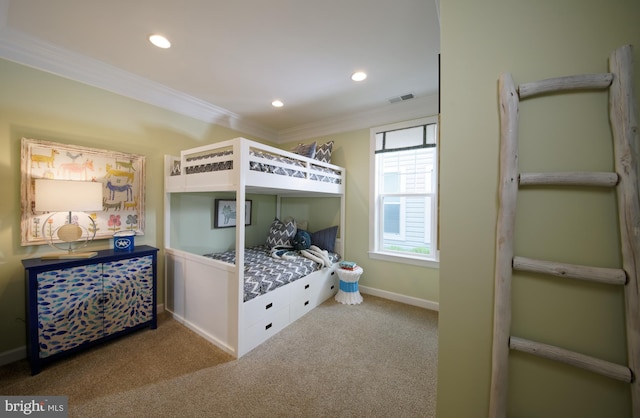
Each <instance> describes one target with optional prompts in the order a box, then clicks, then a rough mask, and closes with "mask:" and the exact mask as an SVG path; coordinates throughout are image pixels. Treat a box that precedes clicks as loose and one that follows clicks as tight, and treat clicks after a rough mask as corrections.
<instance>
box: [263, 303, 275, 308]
mask: <svg viewBox="0 0 640 418" xmlns="http://www.w3.org/2000/svg"><path fill="white" fill-rule="evenodd" d="M272 306H273V303H270V304H268V305H267V306H265V307H264V308H265V309H269V308H271V307H272Z"/></svg>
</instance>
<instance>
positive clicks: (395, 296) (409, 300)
mask: <svg viewBox="0 0 640 418" xmlns="http://www.w3.org/2000/svg"><path fill="white" fill-rule="evenodd" d="M358 289H359V290H360V293H364V294H365V295H371V296H377V297H380V298H383V299H389V300H393V301H395V302H400V303H404V304H405V305H412V306H417V307H419V308H424V309H429V310H430V311H435V312H439V311H440V303H438V302H434V301H431V300H426V299H418V298H414V297H412V296H406V295H401V294H400V293H393V292H388V291H386V290H380V289H375V288H373V287H368V286H362V285H359V286H358Z"/></svg>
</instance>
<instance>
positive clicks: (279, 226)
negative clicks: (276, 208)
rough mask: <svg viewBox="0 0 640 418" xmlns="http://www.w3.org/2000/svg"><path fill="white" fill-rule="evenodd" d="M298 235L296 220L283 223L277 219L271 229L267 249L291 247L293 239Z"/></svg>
mask: <svg viewBox="0 0 640 418" xmlns="http://www.w3.org/2000/svg"><path fill="white" fill-rule="evenodd" d="M295 235H296V221H295V220H294V219H287V220H286V221H285V222H282V221H281V220H280V219H278V218H276V219H274V220H273V222H272V223H271V227H270V228H269V235H268V236H267V243H266V244H267V247H269V248H273V247H275V246H277V245H282V246H287V247H290V246H291V238H293V237H294V236H295Z"/></svg>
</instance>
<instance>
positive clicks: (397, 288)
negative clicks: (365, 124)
mask: <svg viewBox="0 0 640 418" xmlns="http://www.w3.org/2000/svg"><path fill="white" fill-rule="evenodd" d="M428 111H429V110H428V109H425V112H427V113H428ZM424 116H430V115H429V114H425V115H424ZM331 140H333V141H335V143H334V149H335V151H334V152H333V154H332V156H331V162H332V163H334V164H336V165H339V166H343V167H346V170H347V184H346V190H347V191H346V195H347V200H346V222H345V223H346V250H345V254H344V257H345V259H347V260H352V261H355V262H357V263H358V264H359V265H360V266H362V268H363V269H364V274H363V275H362V276H361V277H360V280H359V284H360V286H361V287H363V288H366V287H369V288H372V289H375V290H376V291H381V292H382V294H383V295H384V296H385V297H389V298H391V299H393V298H398V299H399V300H404V301H408V300H407V298H406V297H408V298H416V299H419V301H412V302H410V303H414V302H418V303H421V302H424V301H428V302H434V303H438V301H439V300H440V295H439V270H438V269H437V268H425V267H419V266H414V265H408V264H400V263H393V262H388V261H381V260H375V259H370V258H369V218H370V216H371V215H370V214H369V165H370V155H369V141H370V131H369V129H361V130H356V131H350V132H345V133H340V134H336V135H329V136H324V137H318V138H312V139H309V140H306V141H301V142H303V143H305V144H306V143H309V142H311V141H316V142H317V143H318V144H323V143H325V142H327V141H331ZM297 143H298V142H295V143H291V144H288V145H286V146H282V148H285V149H292V148H293V147H294V146H295V145H296V144H297Z"/></svg>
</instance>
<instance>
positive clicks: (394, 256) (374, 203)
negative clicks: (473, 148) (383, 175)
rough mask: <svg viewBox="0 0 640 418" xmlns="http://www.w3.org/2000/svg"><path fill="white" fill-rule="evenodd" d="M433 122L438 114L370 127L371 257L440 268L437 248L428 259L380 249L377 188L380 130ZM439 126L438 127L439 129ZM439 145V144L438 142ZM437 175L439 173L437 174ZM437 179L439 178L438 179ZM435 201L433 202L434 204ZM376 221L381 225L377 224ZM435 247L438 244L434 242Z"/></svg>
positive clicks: (380, 228)
mask: <svg viewBox="0 0 640 418" xmlns="http://www.w3.org/2000/svg"><path fill="white" fill-rule="evenodd" d="M431 123H438V117H437V116H423V117H421V118H419V119H413V120H406V121H402V122H396V123H391V124H387V125H382V126H375V127H373V128H370V129H369V162H370V164H369V214H370V215H373V216H369V258H372V259H377V260H383V261H391V262H396V263H405V264H412V265H416V266H422V267H430V268H439V266H440V264H439V262H438V260H439V254H438V252H437V250H436V253H435V257H434V258H432V259H427V258H425V257H416V256H411V255H410V254H408V253H407V255H404V254H402V255H401V254H399V253H390V252H386V251H383V250H381V249H379V247H380V244H379V242H380V241H381V237H380V233H381V231H382V226H381V225H382V220H381V217H380V216H378V215H377V214H378V209H379V208H378V190H377V184H378V181H377V180H378V179H377V177H376V176H377V174H378V173H377V170H376V169H377V162H378V161H377V159H376V153H375V151H376V134H378V133H379V132H385V131H392V130H396V129H405V128H410V127H413V126H419V125H428V124H431ZM438 128H439V127H437V128H436V129H438ZM438 146H439V144H438ZM437 159H438V158H437V154H436V157H435V160H434V167H437V166H436V165H435V164H436V162H437ZM436 177H437V175H436ZM436 180H437V179H436ZM429 194H430V195H432V196H433V199H437V194H436V193H433V192H432V193H429ZM433 204H434V203H432V205H433ZM436 209H437V206H436ZM432 212H433V213H432V214H433V215H434V217H435V216H437V210H436V211H435V212H434V211H433V207H432ZM376 222H377V223H378V224H379V225H376ZM433 228H434V224H432V231H436V233H437V230H435V229H433ZM435 228H437V223H435ZM433 247H434V249H435V247H436V244H435V243H434V244H433Z"/></svg>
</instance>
